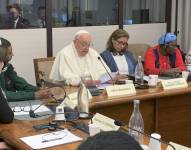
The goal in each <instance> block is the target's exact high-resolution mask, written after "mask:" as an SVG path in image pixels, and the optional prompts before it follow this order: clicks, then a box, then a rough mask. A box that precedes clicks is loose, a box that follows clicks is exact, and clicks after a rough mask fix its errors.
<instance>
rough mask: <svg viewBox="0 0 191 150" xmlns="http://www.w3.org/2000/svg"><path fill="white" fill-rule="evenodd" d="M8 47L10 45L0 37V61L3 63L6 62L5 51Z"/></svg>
mask: <svg viewBox="0 0 191 150" xmlns="http://www.w3.org/2000/svg"><path fill="white" fill-rule="evenodd" d="M10 46H11V43H10V42H9V41H8V40H6V39H4V38H2V37H0V60H1V61H3V62H4V63H7V62H8V53H7V49H8V47H10Z"/></svg>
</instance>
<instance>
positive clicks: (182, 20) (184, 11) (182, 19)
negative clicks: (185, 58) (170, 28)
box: [177, 0, 191, 53]
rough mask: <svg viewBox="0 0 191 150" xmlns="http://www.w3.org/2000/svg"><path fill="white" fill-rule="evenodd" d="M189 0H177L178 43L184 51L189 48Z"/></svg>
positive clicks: (190, 4)
mask: <svg viewBox="0 0 191 150" xmlns="http://www.w3.org/2000/svg"><path fill="white" fill-rule="evenodd" d="M190 14H191V0H179V1H178V24H177V28H178V31H179V34H178V37H177V38H178V44H180V47H181V49H182V51H183V52H184V53H186V52H187V51H188V50H189V49H190V50H191V15H190Z"/></svg>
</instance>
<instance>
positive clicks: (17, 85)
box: [0, 38, 52, 101]
mask: <svg viewBox="0 0 191 150" xmlns="http://www.w3.org/2000/svg"><path fill="white" fill-rule="evenodd" d="M12 56H13V52H12V46H11V43H10V42H9V41H8V40H6V39H4V38H0V58H1V60H2V61H3V63H4V66H3V69H2V71H1V74H0V87H1V88H2V89H3V91H4V92H5V95H6V97H7V100H8V101H19V100H20V101H21V100H31V99H41V98H48V97H50V96H52V92H51V90H50V89H45V90H39V88H38V87H35V86H32V85H30V84H29V83H27V82H26V81H25V79H23V78H22V77H19V76H18V75H17V73H16V72H15V70H14V67H13V66H12V65H11V64H10V63H9V61H10V60H11V59H12Z"/></svg>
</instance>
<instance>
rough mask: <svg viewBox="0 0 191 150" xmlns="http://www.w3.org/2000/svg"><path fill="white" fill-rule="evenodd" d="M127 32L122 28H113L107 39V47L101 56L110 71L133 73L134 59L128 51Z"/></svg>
mask: <svg viewBox="0 0 191 150" xmlns="http://www.w3.org/2000/svg"><path fill="white" fill-rule="evenodd" d="M128 40H129V34H128V33H127V32H126V31H125V30H123V29H117V30H115V31H114V32H113V33H112V34H111V36H110V37H109V39H108V41H107V48H106V50H105V51H103V52H102V53H101V57H102V58H103V60H104V61H105V62H106V64H107V66H108V67H109V68H110V70H111V72H119V74H127V75H134V72H135V66H136V61H135V59H134V57H133V55H132V53H131V52H129V51H128Z"/></svg>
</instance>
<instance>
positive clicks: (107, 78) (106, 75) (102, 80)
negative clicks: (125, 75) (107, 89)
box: [100, 72, 118, 83]
mask: <svg viewBox="0 0 191 150" xmlns="http://www.w3.org/2000/svg"><path fill="white" fill-rule="evenodd" d="M109 74H110V75H111V77H112V78H114V77H115V76H116V75H117V74H118V72H110V73H109ZM109 74H108V73H105V74H103V75H102V76H101V77H100V81H101V83H106V82H107V81H109V80H111V77H110V76H109Z"/></svg>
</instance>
